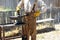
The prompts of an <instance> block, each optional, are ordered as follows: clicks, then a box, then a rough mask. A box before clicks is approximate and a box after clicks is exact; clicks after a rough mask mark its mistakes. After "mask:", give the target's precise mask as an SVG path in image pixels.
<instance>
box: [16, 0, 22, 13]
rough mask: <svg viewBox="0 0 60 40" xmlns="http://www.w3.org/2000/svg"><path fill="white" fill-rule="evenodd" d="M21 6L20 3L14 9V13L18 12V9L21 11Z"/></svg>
mask: <svg viewBox="0 0 60 40" xmlns="http://www.w3.org/2000/svg"><path fill="white" fill-rule="evenodd" d="M21 4H22V1H20V2H19V3H18V5H17V7H16V12H18V11H19V10H20V9H21Z"/></svg>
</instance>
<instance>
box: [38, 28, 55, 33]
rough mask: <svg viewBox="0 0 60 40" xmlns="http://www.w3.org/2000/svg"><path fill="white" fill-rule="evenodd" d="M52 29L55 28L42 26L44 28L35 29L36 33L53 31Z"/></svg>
mask: <svg viewBox="0 0 60 40" xmlns="http://www.w3.org/2000/svg"><path fill="white" fill-rule="evenodd" d="M54 30H55V28H44V29H41V30H37V34H39V33H46V32H51V31H54Z"/></svg>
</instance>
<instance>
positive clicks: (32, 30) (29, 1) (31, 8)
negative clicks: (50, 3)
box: [16, 0, 47, 40]
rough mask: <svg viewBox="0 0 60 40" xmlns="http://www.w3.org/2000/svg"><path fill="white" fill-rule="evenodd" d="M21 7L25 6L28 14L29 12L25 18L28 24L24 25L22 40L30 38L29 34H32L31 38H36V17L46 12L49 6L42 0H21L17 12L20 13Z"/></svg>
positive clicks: (33, 39)
mask: <svg viewBox="0 0 60 40" xmlns="http://www.w3.org/2000/svg"><path fill="white" fill-rule="evenodd" d="M21 8H24V12H25V13H26V15H27V14H29V15H28V16H26V18H25V20H26V21H25V22H26V24H25V25H24V27H22V35H23V36H22V38H23V39H22V40H24V39H25V40H29V35H31V40H36V17H37V16H39V15H40V13H44V12H46V10H47V6H46V4H45V3H44V2H43V1H42V0H21V1H20V2H19V3H18V5H17V8H16V12H17V13H19V10H20V9H21Z"/></svg>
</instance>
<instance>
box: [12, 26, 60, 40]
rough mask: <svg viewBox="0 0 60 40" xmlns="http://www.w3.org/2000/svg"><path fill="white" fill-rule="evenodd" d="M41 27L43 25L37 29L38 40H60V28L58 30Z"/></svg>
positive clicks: (18, 39) (20, 39) (19, 39)
mask: <svg viewBox="0 0 60 40" xmlns="http://www.w3.org/2000/svg"><path fill="white" fill-rule="evenodd" d="M40 26H41V25H38V26H37V28H36V29H37V35H36V40H60V30H58V29H59V26H56V27H57V30H56V27H54V28H49V27H45V26H43V27H40ZM30 38H31V37H30ZM12 40H13V39H12ZM14 40H22V38H17V39H14ZM29 40H31V39H29Z"/></svg>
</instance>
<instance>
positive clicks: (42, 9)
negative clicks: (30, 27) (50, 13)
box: [38, 0, 47, 12]
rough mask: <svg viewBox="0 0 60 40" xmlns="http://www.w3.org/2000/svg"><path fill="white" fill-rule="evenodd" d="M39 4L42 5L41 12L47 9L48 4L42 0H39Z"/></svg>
mask: <svg viewBox="0 0 60 40" xmlns="http://www.w3.org/2000/svg"><path fill="white" fill-rule="evenodd" d="M38 5H39V6H40V9H41V12H42V11H45V10H46V8H47V5H46V4H45V3H44V1H42V0H38Z"/></svg>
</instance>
